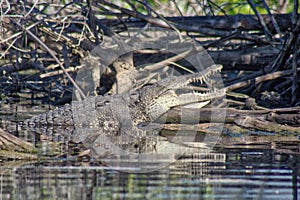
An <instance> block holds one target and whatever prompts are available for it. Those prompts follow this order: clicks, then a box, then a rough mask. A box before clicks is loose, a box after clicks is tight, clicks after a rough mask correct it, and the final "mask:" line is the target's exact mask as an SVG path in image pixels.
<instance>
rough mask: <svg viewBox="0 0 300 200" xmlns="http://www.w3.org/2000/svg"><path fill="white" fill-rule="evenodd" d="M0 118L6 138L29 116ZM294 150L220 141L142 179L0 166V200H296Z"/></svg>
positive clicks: (261, 142)
mask: <svg viewBox="0 0 300 200" xmlns="http://www.w3.org/2000/svg"><path fill="white" fill-rule="evenodd" d="M1 112H2V113H1V124H0V126H1V127H2V128H5V129H6V130H15V128H16V125H15V124H14V123H11V122H8V121H14V120H15V121H17V120H22V118H23V117H28V116H30V115H31V111H30V112H29V111H28V110H26V109H24V107H16V106H8V105H5V106H2V107H1ZM16 112H17V113H18V116H17V117H16ZM37 112H42V110H41V109H40V107H38V108H37V109H35V110H33V111H32V113H37ZM17 134H18V135H19V136H20V137H23V136H25V135H26V134H24V133H22V132H17ZM26 137H27V138H30V137H28V135H27V136H26ZM283 139H284V140H285V141H284V142H280V141H283ZM251 140H252V141H255V143H252V144H250V143H249V142H251ZM242 141H243V142H242ZM299 147H300V143H299V139H298V137H297V136H294V135H293V136H289V135H281V136H275V135H272V134H270V135H264V136H261V137H260V136H258V135H257V134H254V135H243V134H240V135H225V136H222V137H221V138H220V142H219V144H218V145H216V146H215V148H214V149H213V151H211V152H209V153H208V154H206V155H205V156H203V155H200V154H201V153H191V154H190V155H186V156H184V157H182V158H181V159H178V160H177V161H175V162H171V163H169V164H167V165H166V166H165V167H162V168H159V169H156V170H155V171H151V172H147V173H146V172H143V173H141V172H140V169H139V168H138V167H136V166H134V165H132V167H130V165H127V167H112V166H111V165H109V164H107V163H106V162H105V160H99V161H96V160H95V161H93V162H84V161H81V162H80V161H75V160H72V159H65V158H59V159H54V160H47V161H40V162H21V161H9V162H7V161H6V162H1V164H0V165H1V166H0V195H1V199H298V198H299V195H300V193H299V165H300V160H299Z"/></svg>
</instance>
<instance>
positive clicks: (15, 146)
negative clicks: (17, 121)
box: [0, 129, 37, 160]
mask: <svg viewBox="0 0 300 200" xmlns="http://www.w3.org/2000/svg"><path fill="white" fill-rule="evenodd" d="M36 153H37V149H36V148H35V147H34V146H33V145H32V144H31V143H28V142H26V141H24V140H22V139H20V138H18V137H16V136H14V135H11V134H9V133H7V132H5V131H4V130H3V129H0V159H5V160H6V159H14V160H19V159H26V160H36V159H37V154H36Z"/></svg>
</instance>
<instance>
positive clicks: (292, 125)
mask: <svg viewBox="0 0 300 200" xmlns="http://www.w3.org/2000/svg"><path fill="white" fill-rule="evenodd" d="M183 109H184V113H185V115H186V116H189V117H188V118H186V119H184V123H187V124H196V125H193V126H191V127H190V128H188V127H186V126H184V125H182V126H180V124H179V123H183V121H182V120H181V112H182V111H181V109H179V108H174V109H171V110H170V111H169V112H168V113H167V114H166V116H167V118H166V122H167V123H172V125H169V124H166V125H164V126H163V127H164V128H166V129H169V130H176V129H177V130H178V129H179V128H181V129H186V130H189V129H191V130H198V131H201V132H206V129H207V127H209V124H206V123H208V122H209V123H210V124H211V126H212V127H213V126H215V124H214V123H226V124H228V123H231V124H233V123H234V124H236V125H238V126H241V127H244V128H246V129H254V130H260V131H267V132H276V133H283V132H287V133H298V134H300V128H299V127H300V120H299V119H300V107H294V108H286V109H285V108H282V109H268V110H239V109H235V108H217V109H211V108H201V109H194V108H183ZM212 113H213V114H212ZM224 113H226V116H225V118H224ZM166 116H164V117H162V118H161V119H160V120H158V122H165V117H166ZM198 123H205V124H198ZM174 124H177V125H174ZM229 128H230V127H229ZM230 129H231V128H230ZM240 131H241V132H242V131H243V130H240ZM232 132H235V130H234V128H232Z"/></svg>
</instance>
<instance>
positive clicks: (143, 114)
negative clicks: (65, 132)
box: [23, 65, 226, 151]
mask: <svg viewBox="0 0 300 200" xmlns="http://www.w3.org/2000/svg"><path fill="white" fill-rule="evenodd" d="M221 69H222V65H212V66H210V67H208V68H206V69H205V70H203V71H201V72H197V73H194V74H187V75H181V76H173V77H167V78H164V79H162V80H160V81H158V82H157V83H154V84H152V85H145V86H143V87H142V88H139V89H132V90H130V91H129V92H128V93H122V94H115V95H105V96H95V97H88V98H86V99H85V100H83V101H73V102H72V103H71V104H67V105H65V106H63V107H60V108H57V109H54V110H51V111H48V112H46V113H43V114H40V115H37V116H34V117H33V118H31V119H29V120H26V121H25V122H24V123H23V127H24V125H25V126H26V127H28V126H29V127H31V128H33V129H36V128H43V127H44V128H45V127H47V128H49V127H50V128H52V129H53V128H59V129H64V128H65V129H72V127H73V128H74V127H75V129H76V130H77V133H76V134H74V135H72V136H71V137H72V140H73V141H75V142H82V143H84V144H85V145H87V146H89V147H90V146H91V145H92V144H94V143H95V141H99V140H101V141H102V144H103V143H106V142H110V141H112V142H113V143H114V144H115V143H118V144H120V146H122V147H121V149H124V148H125V149H127V146H128V145H129V146H131V147H132V146H136V141H138V143H139V144H140V143H141V142H142V143H143V142H145V137H143V136H145V134H146V133H145V129H144V128H143V127H145V124H146V125H147V124H149V123H151V122H153V121H155V120H157V119H159V118H160V117H161V116H163V115H164V114H165V113H166V112H168V110H170V109H171V108H173V107H176V106H184V105H190V104H194V103H202V105H201V106H203V105H205V104H206V103H208V102H209V101H211V100H212V99H215V98H220V97H223V96H224V95H225V94H226V91H225V90H224V89H218V88H209V90H207V91H205V92H195V91H194V90H193V89H191V87H188V86H189V85H190V84H193V83H196V82H199V83H202V84H203V83H208V82H210V77H211V76H212V75H213V74H216V73H218V72H220V71H221ZM70 127H71V128H70ZM101 136H106V137H105V138H103V137H101ZM114 136H117V137H114ZM68 137H70V136H68ZM107 137H110V139H107ZM99 138H101V139H99ZM137 138H138V139H137ZM136 139H137V140H136ZM128 141H129V142H128ZM98 146H99V145H98ZM139 151H141V150H139Z"/></svg>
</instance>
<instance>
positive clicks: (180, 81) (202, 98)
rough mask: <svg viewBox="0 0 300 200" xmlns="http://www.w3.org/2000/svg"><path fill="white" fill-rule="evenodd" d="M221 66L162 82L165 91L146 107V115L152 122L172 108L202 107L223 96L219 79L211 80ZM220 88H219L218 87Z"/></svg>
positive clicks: (223, 90)
mask: <svg viewBox="0 0 300 200" xmlns="http://www.w3.org/2000/svg"><path fill="white" fill-rule="evenodd" d="M221 69H222V65H213V66H211V67H208V68H207V69H205V70H203V71H202V72H199V73H195V74H188V75H182V76H180V77H174V79H173V78H171V79H168V82H162V84H161V85H162V86H164V87H166V90H165V91H164V92H162V93H161V95H159V96H158V97H156V98H155V99H153V100H152V102H151V103H150V105H148V106H147V111H146V112H147V113H148V115H149V116H150V118H151V119H152V120H155V119H157V118H159V117H160V116H161V115H163V114H164V113H166V112H167V111H168V110H170V109H171V108H172V107H176V106H185V107H187V105H189V106H192V107H197V108H200V107H203V106H205V105H206V104H208V103H209V102H210V101H211V100H213V99H215V98H219V97H223V96H224V95H225V89H218V88H219V87H215V86H218V84H217V82H218V79H219V80H220V78H218V77H217V78H213V76H214V75H218V73H219V72H220V71H221ZM220 88H221V87H220Z"/></svg>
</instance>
